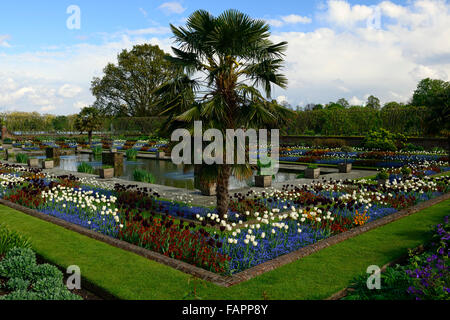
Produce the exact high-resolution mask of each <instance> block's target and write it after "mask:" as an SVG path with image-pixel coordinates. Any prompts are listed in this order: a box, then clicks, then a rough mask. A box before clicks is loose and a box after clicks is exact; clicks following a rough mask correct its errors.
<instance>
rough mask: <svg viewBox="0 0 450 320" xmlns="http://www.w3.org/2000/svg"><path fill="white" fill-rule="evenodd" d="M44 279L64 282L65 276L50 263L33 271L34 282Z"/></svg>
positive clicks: (38, 266)
mask: <svg viewBox="0 0 450 320" xmlns="http://www.w3.org/2000/svg"><path fill="white" fill-rule="evenodd" d="M43 278H52V279H56V280H57V281H59V282H61V283H62V281H63V278H64V275H63V273H62V272H61V271H60V270H59V269H58V268H57V267H55V266H52V265H50V264H48V263H45V264H40V265H37V266H36V267H35V268H34V270H33V276H32V280H33V281H37V280H38V279H43Z"/></svg>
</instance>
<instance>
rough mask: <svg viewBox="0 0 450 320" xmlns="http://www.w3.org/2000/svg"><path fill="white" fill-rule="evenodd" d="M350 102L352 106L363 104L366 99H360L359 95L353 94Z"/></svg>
mask: <svg viewBox="0 0 450 320" xmlns="http://www.w3.org/2000/svg"><path fill="white" fill-rule="evenodd" d="M348 103H349V104H350V105H351V106H363V105H364V103H365V102H364V100H361V99H359V98H358V97H355V96H353V97H352V98H351V99H350V100H348Z"/></svg>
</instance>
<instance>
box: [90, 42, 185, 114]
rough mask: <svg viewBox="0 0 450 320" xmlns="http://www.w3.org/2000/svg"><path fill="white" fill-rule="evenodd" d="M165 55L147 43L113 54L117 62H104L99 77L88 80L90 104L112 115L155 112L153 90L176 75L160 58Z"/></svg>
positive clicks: (171, 66)
mask: <svg viewBox="0 0 450 320" xmlns="http://www.w3.org/2000/svg"><path fill="white" fill-rule="evenodd" d="M165 56H166V53H164V51H162V50H161V49H159V47H158V46H152V45H149V44H144V45H136V46H134V47H133V49H132V50H131V51H127V50H123V51H122V52H121V53H120V54H119V55H118V57H117V60H118V63H117V65H115V64H112V63H110V64H108V65H107V66H106V67H105V69H104V70H103V72H104V75H103V77H102V78H97V77H96V78H94V80H93V81H92V85H91V91H92V94H93V95H94V96H95V97H96V101H95V103H94V107H96V108H98V109H99V110H102V112H103V113H104V114H108V115H114V116H122V117H123V116H134V117H146V116H153V115H155V112H156V111H155V107H156V103H157V102H158V101H159V99H160V97H158V96H157V95H156V94H155V93H154V91H155V90H156V89H157V88H159V87H160V86H161V85H162V84H164V83H166V82H167V81H168V80H170V79H173V78H175V77H177V76H178V75H179V74H180V69H179V67H177V66H175V65H173V64H172V63H171V62H169V61H168V60H166V59H164V57H165Z"/></svg>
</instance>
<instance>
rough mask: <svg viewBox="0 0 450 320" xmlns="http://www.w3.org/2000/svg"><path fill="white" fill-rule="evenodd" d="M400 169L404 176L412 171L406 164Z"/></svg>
mask: <svg viewBox="0 0 450 320" xmlns="http://www.w3.org/2000/svg"><path fill="white" fill-rule="evenodd" d="M401 171H402V174H403V175H404V176H408V175H410V174H411V172H412V170H411V168H408V167H407V166H404V167H403V168H402V170H401Z"/></svg>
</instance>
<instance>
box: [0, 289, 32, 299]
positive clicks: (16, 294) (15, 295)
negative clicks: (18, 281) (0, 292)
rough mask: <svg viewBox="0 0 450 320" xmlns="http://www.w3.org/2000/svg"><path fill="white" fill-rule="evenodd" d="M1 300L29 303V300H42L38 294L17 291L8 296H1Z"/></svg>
mask: <svg viewBox="0 0 450 320" xmlns="http://www.w3.org/2000/svg"><path fill="white" fill-rule="evenodd" d="M0 300H6V301H29V300H40V299H39V296H38V295H37V294H36V292H33V291H27V290H17V291H13V292H11V293H10V294H7V295H6V296H0Z"/></svg>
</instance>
